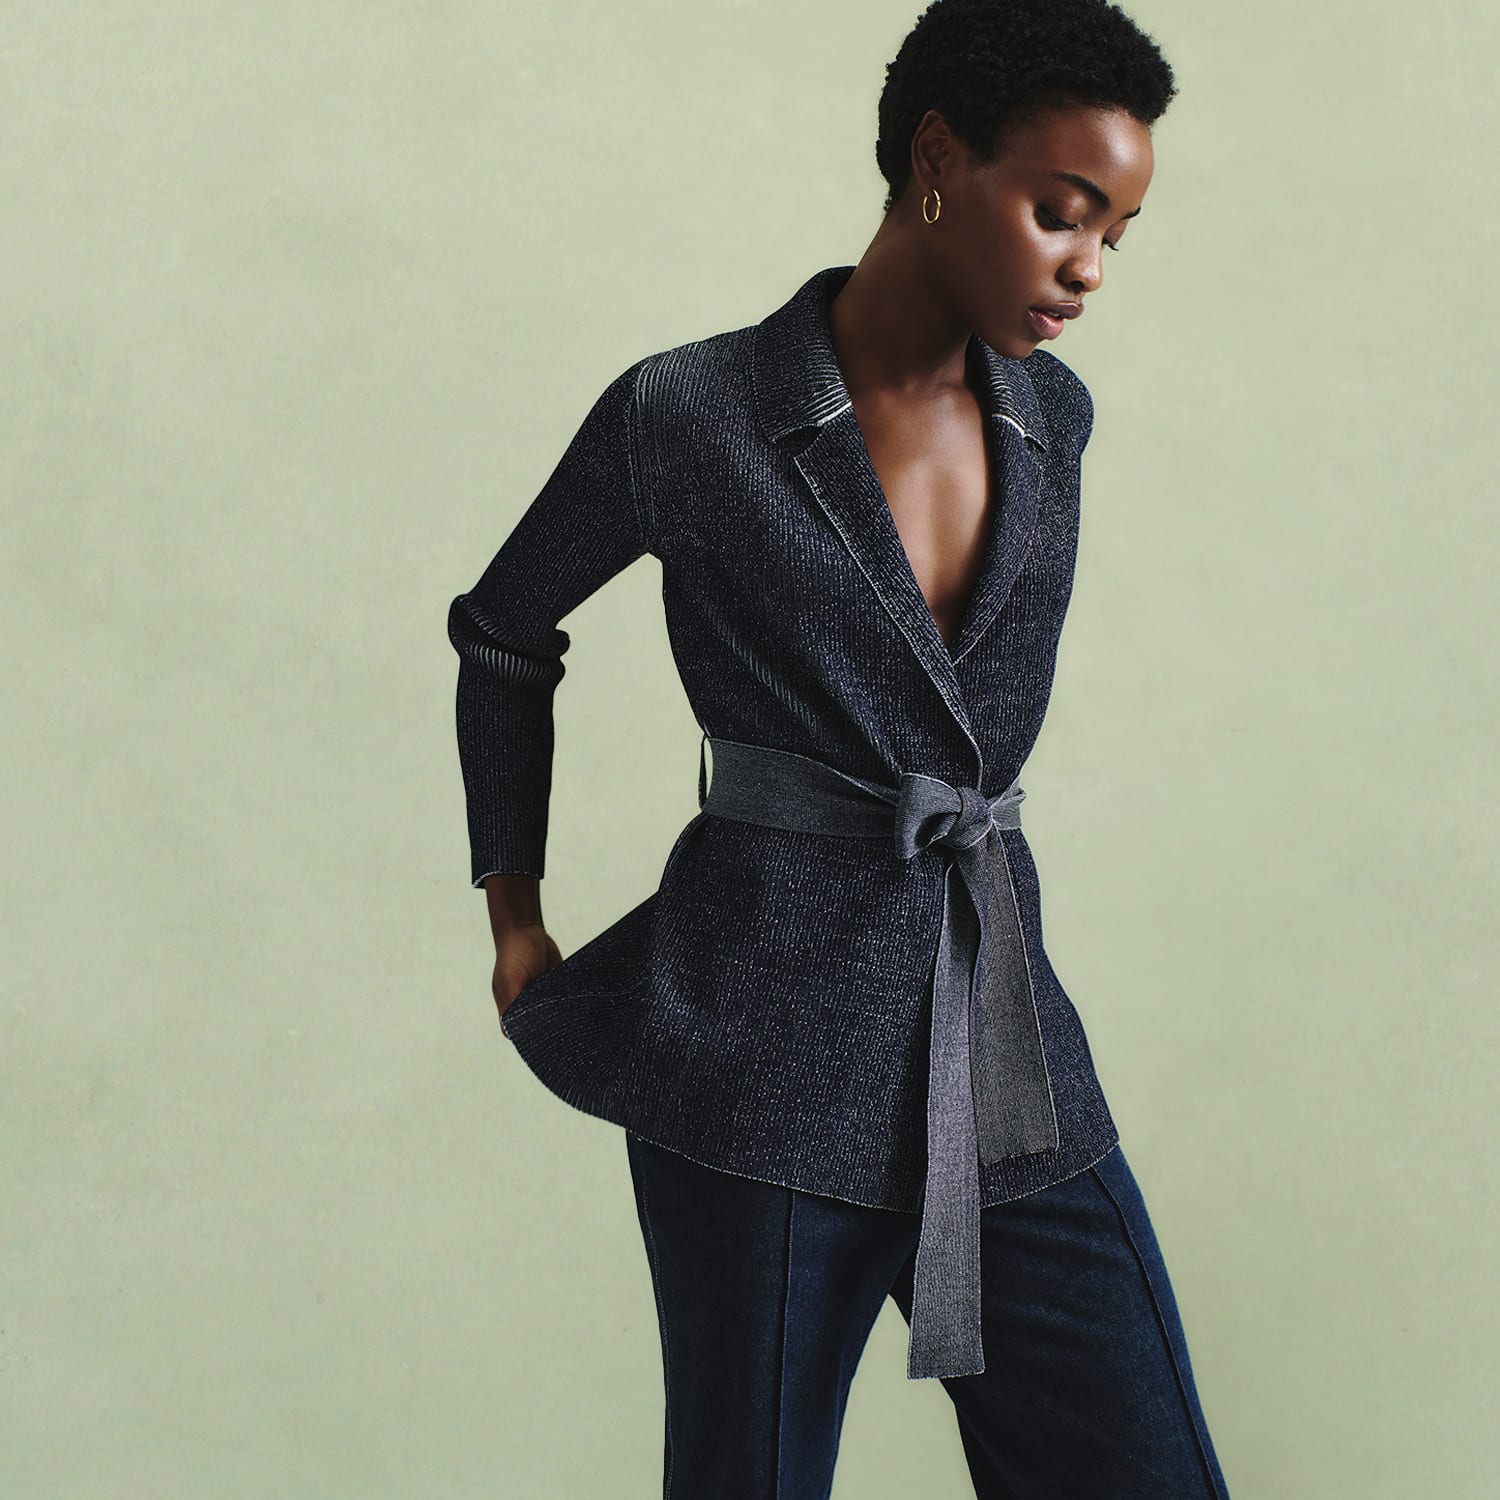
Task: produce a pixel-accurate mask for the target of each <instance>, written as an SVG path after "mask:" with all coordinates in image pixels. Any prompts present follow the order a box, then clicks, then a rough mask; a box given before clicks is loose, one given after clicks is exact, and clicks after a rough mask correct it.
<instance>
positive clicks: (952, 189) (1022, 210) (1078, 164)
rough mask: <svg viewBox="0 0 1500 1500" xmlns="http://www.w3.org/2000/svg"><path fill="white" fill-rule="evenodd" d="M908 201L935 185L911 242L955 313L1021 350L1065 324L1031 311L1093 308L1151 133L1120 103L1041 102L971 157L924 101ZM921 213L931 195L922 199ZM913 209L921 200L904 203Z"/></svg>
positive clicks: (1140, 177) (1013, 352)
mask: <svg viewBox="0 0 1500 1500" xmlns="http://www.w3.org/2000/svg"><path fill="white" fill-rule="evenodd" d="M912 152H913V165H914V168H915V173H916V175H915V177H914V179H913V181H912V183H911V185H910V187H909V188H908V196H909V197H910V198H911V200H912V201H913V203H914V204H920V202H921V198H922V194H923V191H924V189H926V188H928V187H935V188H936V189H937V191H938V193H939V194H941V197H942V208H941V210H940V212H939V214H938V220H937V222H936V223H935V224H932V225H927V224H924V223H922V222H921V221H920V219H918V221H917V222H916V225H915V228H916V231H917V232H918V235H919V243H920V244H921V245H922V246H923V247H924V249H925V250H926V251H927V252H928V253H929V254H930V255H931V256H932V257H933V261H934V271H935V273H936V275H937V276H938V278H939V280H940V282H941V283H942V285H943V287H944V289H945V291H946V292H947V295H948V297H949V299H950V301H951V302H952V304H953V306H954V308H955V310H956V311H957V313H958V314H959V315H960V316H961V317H962V318H964V319H965V320H966V321H967V323H968V324H969V326H971V327H972V328H973V329H974V330H975V331H976V332H977V333H978V334H979V336H980V338H982V339H983V340H984V341H985V342H986V343H987V344H989V345H990V347H991V348H993V349H994V350H995V351H996V352H997V353H999V354H1003V355H1007V356H1008V357H1010V358H1012V359H1024V358H1025V357H1026V356H1027V355H1028V354H1030V353H1031V351H1032V350H1033V349H1035V348H1036V347H1037V345H1038V344H1040V343H1043V342H1044V341H1045V340H1047V339H1049V338H1055V337H1057V336H1058V335H1059V334H1061V333H1062V332H1063V330H1064V329H1066V327H1067V326H1068V320H1067V319H1066V318H1049V317H1046V316H1045V315H1041V314H1038V313H1037V312H1035V311H1033V309H1036V308H1039V307H1049V306H1055V307H1058V308H1060V309H1061V310H1063V311H1067V310H1070V307H1084V306H1088V307H1092V306H1094V303H1093V301H1092V298H1093V294H1094V293H1096V292H1097V291H1098V290H1099V287H1100V286H1101V285H1102V284H1103V280H1104V263H1105V259H1106V257H1108V256H1111V255H1115V254H1118V253H1121V251H1120V248H1119V247H1120V242H1121V240H1122V239H1123V238H1124V236H1125V233H1126V230H1127V228H1128V226H1129V224H1130V220H1131V219H1132V218H1133V217H1134V216H1135V214H1136V212H1138V211H1139V209H1140V206H1141V203H1142V200H1143V199H1144V198H1145V195H1146V189H1147V187H1148V186H1149V185H1150V182H1151V173H1152V168H1153V165H1154V163H1153V157H1152V150H1151V133H1150V131H1149V129H1148V128H1147V127H1146V126H1145V125H1142V124H1141V123H1140V121H1139V120H1137V119H1136V118H1135V117H1134V116H1133V115H1130V114H1128V113H1126V112H1125V111H1123V110H1105V109H1093V108H1082V107H1075V108H1068V109H1055V110H1049V111H1048V112H1047V113H1046V114H1045V115H1044V116H1043V117H1042V118H1041V119H1040V120H1039V121H1037V122H1035V123H1033V124H1030V125H1027V126H1025V127H1024V128H1021V129H1019V130H1018V131H1017V132H1016V133H1015V135H1014V136H1013V137H1012V139H1011V142H1010V143H1009V144H1008V145H1007V146H1006V147H1005V149H1004V154H1003V155H1002V156H1001V158H1000V159H999V160H998V161H995V162H984V161H981V160H980V159H979V158H978V157H977V156H976V155H975V154H974V153H973V152H972V151H970V150H969V148H968V147H967V146H965V145H964V143H963V142H962V141H959V140H958V139H956V138H955V137H954V136H953V135H952V134H951V133H950V132H949V130H948V127H947V124H946V122H945V121H944V120H943V118H942V116H941V115H940V114H938V113H937V111H935V110H929V111H928V113H927V114H926V116H924V117H923V119H922V122H921V123H920V124H919V125H918V127H917V130H916V132H915V134H914V135H913V138H912ZM927 201H928V215H929V217H930V216H931V210H932V207H933V206H934V200H933V199H932V198H929V199H928V200H927ZM914 211H916V212H920V210H919V209H918V210H914Z"/></svg>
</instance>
